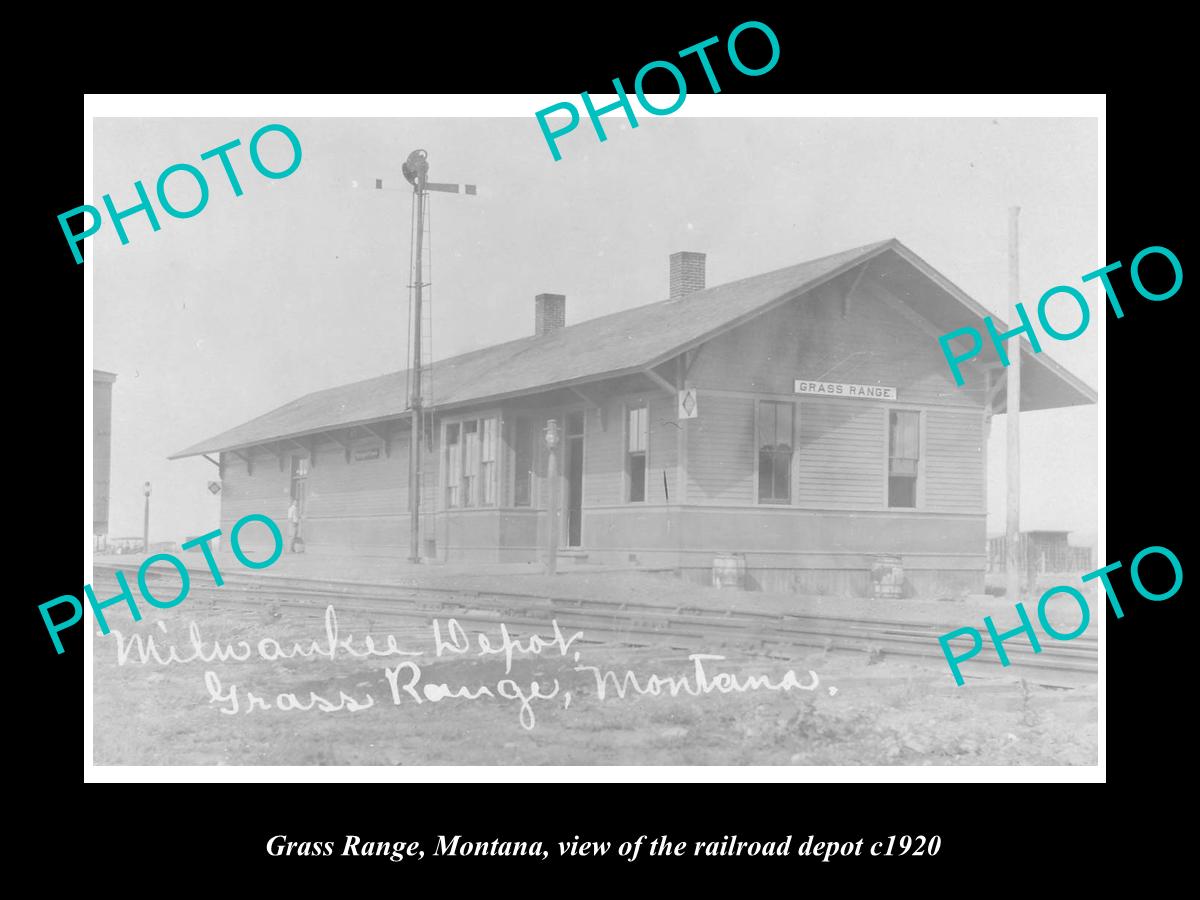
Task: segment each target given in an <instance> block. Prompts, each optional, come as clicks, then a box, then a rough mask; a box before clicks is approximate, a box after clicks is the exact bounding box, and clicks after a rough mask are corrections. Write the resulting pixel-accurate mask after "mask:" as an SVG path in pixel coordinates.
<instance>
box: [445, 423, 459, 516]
mask: <svg viewBox="0 0 1200 900" xmlns="http://www.w3.org/2000/svg"><path fill="white" fill-rule="evenodd" d="M458 432H459V425H458V423H457V422H455V423H453V424H451V425H447V426H446V506H447V508H454V507H456V506H458V500H459V473H460V472H461V471H462V455H461V451H462V447H461V445H460V444H459V442H458Z"/></svg>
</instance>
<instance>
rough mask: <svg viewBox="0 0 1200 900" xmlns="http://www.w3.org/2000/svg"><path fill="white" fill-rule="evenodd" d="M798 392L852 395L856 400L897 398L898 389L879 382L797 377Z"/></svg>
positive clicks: (831, 395)
mask: <svg viewBox="0 0 1200 900" xmlns="http://www.w3.org/2000/svg"><path fill="white" fill-rule="evenodd" d="M796 393H797V394H817V395H819V396H822V397H852V398H854V399H856V400H895V399H896V389H895V388H894V387H884V386H883V385H879V384H842V383H840V382H837V381H807V380H805V379H802V378H797V379H796Z"/></svg>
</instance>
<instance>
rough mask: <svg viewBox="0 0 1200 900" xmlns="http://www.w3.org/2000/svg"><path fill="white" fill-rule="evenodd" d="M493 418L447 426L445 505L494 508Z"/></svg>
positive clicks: (454, 423) (494, 422) (494, 432)
mask: <svg viewBox="0 0 1200 900" xmlns="http://www.w3.org/2000/svg"><path fill="white" fill-rule="evenodd" d="M497 428H498V423H497V421H496V419H495V418H487V419H467V420H466V421H464V422H453V423H450V424H448V425H446V441H445V451H444V453H445V463H446V506H447V507H448V508H451V509H453V508H460V507H471V506H495V505H496V451H497V447H496V444H497V441H496V435H497Z"/></svg>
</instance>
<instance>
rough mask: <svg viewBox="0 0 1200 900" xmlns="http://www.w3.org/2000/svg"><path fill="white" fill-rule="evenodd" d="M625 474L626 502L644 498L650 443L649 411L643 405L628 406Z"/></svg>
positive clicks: (638, 501)
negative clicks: (647, 448) (647, 450)
mask: <svg viewBox="0 0 1200 900" xmlns="http://www.w3.org/2000/svg"><path fill="white" fill-rule="evenodd" d="M625 443H626V450H625V475H626V479H625V480H626V482H627V483H628V485H629V488H628V491H629V496H628V502H630V503H644V502H645V500H646V447H647V446H648V445H649V443H650V411H649V410H648V409H647V408H646V407H645V406H631V407H629V427H628V429H627V432H626V438H625Z"/></svg>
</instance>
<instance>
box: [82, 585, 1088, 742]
mask: <svg viewBox="0 0 1200 900" xmlns="http://www.w3.org/2000/svg"><path fill="white" fill-rule="evenodd" d="M522 583H523V582H522ZM561 583H562V582H561V580H560V583H559V584H560V585H561ZM556 586H558V585H556ZM608 587H609V588H611V587H612V585H608ZM643 587H644V585H643ZM530 589H531V592H536V591H534V590H533V585H530ZM560 593H561V591H560ZM333 602H334V604H335V606H336V601H333ZM893 610H894V607H893ZM914 612H916V610H914ZM926 612H928V610H926ZM965 612H966V611H965V610H963V609H962V608H961V607H960V608H959V611H958V612H957V614H955V615H954V616H953V618H954V619H957V618H958V617H959V616H961V615H963V614H964V613H965ZM973 617H974V616H972V618H973ZM941 618H942V619H943V620H945V619H946V618H947V616H946V615H945V614H943V615H942V616H941ZM967 621H970V619H967V620H964V624H966V622H967ZM192 623H195V626H196V628H197V630H198V632H199V635H200V638H201V644H200V647H201V652H202V654H203V655H204V656H205V657H210V656H211V654H212V651H213V646H214V644H213V642H214V641H216V642H217V643H218V644H220V645H222V646H226V645H229V644H233V645H234V647H235V649H236V648H238V647H239V645H238V643H237V642H239V641H245V642H247V643H246V645H245V649H246V650H248V651H249V658H248V659H247V660H245V661H236V660H232V659H226V660H219V659H212V660H211V661H204V660H203V659H191V661H186V660H189V659H190V658H191V657H192V656H193V655H194V652H195V650H194V647H193V645H192V643H191V642H190V640H189V626H191V625H192ZM111 624H112V626H113V627H114V629H115V631H114V633H113V634H110V635H108V636H100V635H99V633H98V632H97V634H96V635H95V636H94V644H93V647H94V670H93V671H94V691H95V694H94V696H95V707H94V753H95V762H96V764H98V765H192V764H199V765H579V764H584V765H586V764H602V765H716V764H721V765H724V764H737V765H746V764H750V765H787V764H794V765H796V764H798V765H1093V764H1095V763H1096V759H1097V696H1096V689H1095V687H1094V686H1088V687H1082V688H1074V689H1052V688H1042V687H1036V686H1026V685H1023V684H1022V683H1021V682H1020V681H1019V679H1018V678H1016V677H1005V678H994V679H983V678H975V679H971V680H969V681H968V683H967V684H966V685H965V686H964V687H961V688H959V687H956V686H955V685H954V683H953V681H952V680H951V678H950V677H949V676H948V673H947V672H946V671H944V670H938V669H937V668H935V667H929V666H917V665H910V664H908V663H905V662H899V661H895V660H892V659H888V658H884V659H882V660H880V659H878V658H877V657H874V656H872V657H870V658H868V656H867V655H866V654H837V653H833V654H828V653H825V652H823V651H821V650H815V651H813V652H812V653H809V654H805V655H802V656H798V657H795V658H791V659H782V658H768V657H752V656H747V655H745V654H734V653H733V652H732V651H722V650H720V649H715V650H714V651H712V652H713V654H714V655H721V656H726V657H728V658H727V659H722V660H702V661H701V665H702V667H703V671H704V673H705V681H706V683H707V685H708V688H709V689H708V690H707V691H704V690H700V689H699V687H698V685H699V684H700V682H699V679H698V678H697V675H696V667H695V662H694V661H693V660H690V659H689V658H688V653H689V651H686V650H665V649H658V650H655V649H634V648H628V647H620V646H614V645H611V644H599V643H589V642H588V639H587V635H586V634H585V635H584V636H583V637H582V638H579V639H575V640H574V641H573V642H572V643H570V644H569V646H567V647H566V652H565V653H563V652H562V646H561V643H565V642H566V641H567V640H570V638H571V635H572V634H573V632H566V633H564V638H563V641H562V642H561V643H560V644H559V645H555V644H551V643H550V641H551V639H552V637H553V629H552V626H551V623H550V622H549V621H547V623H546V627H545V628H543V629H540V630H539V632H538V633H539V635H540V636H541V637H542V638H543V639H544V641H545V646H544V647H542V648H541V650H540V652H538V653H535V654H531V653H528V652H522V651H521V650H515V651H514V652H513V656H512V662H511V669H510V670H509V669H508V667H507V665H506V660H505V654H504V653H503V652H500V653H481V652H480V647H481V646H482V645H481V644H480V642H479V636H480V634H482V635H483V636H484V641H485V642H486V646H487V647H488V648H489V649H493V650H495V649H498V648H501V647H502V646H503V641H502V637H501V635H500V632H499V629H498V628H485V629H478V630H476V629H474V628H469V629H466V630H465V631H464V632H463V633H462V634H461V635H457V636H455V635H452V634H451V633H450V631H449V627H448V623H447V622H446V621H445V620H442V621H440V623H439V627H440V634H441V637H442V639H443V640H444V641H446V642H454V641H455V640H457V642H458V643H457V644H456V646H462V647H465V648H467V649H466V650H465V652H457V651H456V650H451V649H447V648H444V652H443V654H442V655H441V656H440V657H439V656H437V655H436V654H435V652H434V648H435V640H434V635H433V630H432V628H430V627H424V626H420V627H397V628H388V627H386V626H381V625H379V624H378V623H367V622H365V621H354V620H353V619H352V618H351V617H349V616H348V615H343V616H342V617H340V618H339V622H338V628H339V632H338V635H339V637H338V640H345V639H346V637H347V636H348V635H350V634H351V633H353V640H352V641H351V642H349V645H348V647H349V648H352V649H353V650H354V651H356V652H358V653H360V654H364V653H366V649H365V648H366V645H365V643H364V640H363V639H364V637H365V635H366V633H367V630H368V629H369V630H370V633H371V634H372V636H373V640H374V647H375V649H376V650H377V651H379V652H381V653H382V652H384V651H385V648H388V649H390V650H404V651H408V652H411V653H414V654H417V653H419V654H420V655H419V656H418V655H412V656H401V655H398V654H397V653H390V654H389V655H386V656H381V655H375V656H366V657H363V658H357V657H355V656H353V655H352V654H351V652H350V650H349V649H347V648H345V647H341V648H339V647H337V646H335V648H334V651H333V657H334V658H333V659H330V658H329V656H328V655H327V651H328V648H329V646H330V645H329V641H328V639H327V637H326V626H325V623H324V621H323V620H322V619H320V618H318V617H311V616H309V617H306V616H300V615H298V614H296V615H289V614H283V615H279V614H278V613H277V612H275V613H272V612H268V611H267V610H265V609H264V610H261V611H254V610H231V609H208V608H206V607H204V606H203V605H201V604H196V605H191V604H189V603H188V602H186V601H185V602H184V603H183V604H181V605H180V606H179V607H176V608H174V609H170V610H161V611H160V610H147V612H146V619H145V620H144V621H143V622H141V623H138V624H131V623H129V622H128V620H127V619H125V618H124V617H122V619H121V620H120V621H117V619H116V618H115V617H114V620H113V621H112V623H111ZM117 631H119V632H120V633H121V636H120V637H119V638H118V636H117V634H116V632H117ZM388 633H392V634H394V635H395V639H394V640H395V643H394V644H392V645H389V644H388V643H387V637H386V635H387V634H388ZM134 635H140V636H141V637H142V639H143V641H145V639H147V638H148V637H150V636H153V637H154V638H155V643H156V649H157V650H158V652H159V655H160V656H161V657H163V658H169V657H168V653H169V649H170V647H171V646H172V645H174V646H175V647H176V648H177V653H176V655H177V658H179V659H182V660H185V661H184V662H172V663H170V664H168V665H161V664H159V663H158V662H157V661H156V660H155V659H154V657H153V656H151V657H150V658H149V659H147V660H146V661H145V662H142V657H141V655H140V653H139V650H138V648H137V647H136V646H134V645H133V644H131V639H132V638H133V636H134ZM264 638H272V639H274V640H275V641H277V642H278V645H279V647H280V648H281V649H282V650H283V651H284V652H285V653H290V652H291V650H292V648H293V644H295V643H299V644H300V645H301V647H302V648H305V649H307V650H310V651H311V648H312V645H313V642H316V643H317V645H318V646H320V647H323V648H325V652H310V653H309V655H308V656H307V657H305V656H303V655H293V656H292V658H282V659H268V658H264V656H266V657H271V656H275V655H277V654H276V653H275V649H274V645H272V644H270V643H268V644H266V645H265V646H263V645H260V644H259V642H260V641H263V639H264ZM527 639H528V637H527V636H525V635H522V637H521V643H522V647H527V643H526V642H527ZM122 645H124V646H126V647H127V649H128V655H127V658H126V660H125V662H124V664H123V665H121V664H119V661H118V656H119V652H118V651H119V648H120V647H121V646H122ZM142 646H143V647H145V646H146V645H145V644H144V643H143V645H142ZM260 651H262V652H260ZM576 652H578V654H579V657H578V659H576V658H575V653H576ZM693 652H694V651H693ZM589 666H590V667H596V669H598V670H600V672H603V671H605V670H612V671H613V672H614V673H615V678H613V679H609V680H608V681H607V682H605V689H604V696H601V692H600V690H599V685H598V683H597V680H598V679H597V672H596V671H593V670H591V669H588V668H586V667H589ZM389 667H390V668H391V670H392V676H391V678H390V679H389V676H388V674H387V673H388V668H389ZM397 667H398V668H397ZM788 670H794V672H795V679H796V682H797V683H798V684H799V685H801V687H792V688H791V689H790V690H770V689H767V688H765V687H760V688H759V689H747V690H745V691H736V690H732V689H731V690H728V692H723V691H722V689H721V688H722V686H724V687H725V688H727V689H728V688H730V685H731V684H732V685H734V686H735V687H736V686H737V685H741V686H743V687H744V686H746V683H747V678H748V677H750V676H754V675H758V676H763V675H765V676H767V678H768V679H769V681H770V683H771V684H775V685H779V684H780V683H781V681H782V679H783V678H784V676H785V673H786V672H788ZM627 671H632V672H634V673H635V675H634V677H635V679H636V681H637V684H638V685H639V686H640V687H641V688H642V689H643V690H647V691H649V689H650V687H651V686H652V685H653V686H654V688H655V690H654V691H650V692H647V693H639V691H638V690H637V688H632V687H630V686H629V683H628V682H624V687H625V688H626V695H625V696H624V697H623V698H622V697H620V696H618V691H617V690H616V681H618V680H623V679H624V678H625V676H626V672H627ZM810 672H815V673H816V676H817V683H816V684H814V679H813V677H812V675H810ZM209 673H211V674H209ZM719 673H728V674H727V675H726V676H724V677H721V676H720V675H719ZM654 675H658V676H660V677H661V680H659V681H658V682H655V681H654V680H653V679H652V676H654ZM730 676H732V678H733V681H732V682H731V681H730V680H729V677H730ZM682 677H686V678H687V680H688V681H687V685H688V686H682V682H681V681H680V679H681V678H682ZM666 679H675V682H674V684H675V685H676V686H677V690H676V694H677V695H675V696H672V693H671V690H670V687H671V684H672V683H671V682H669V681H667V680H666ZM556 680H557V681H556ZM393 681H394V682H395V684H394V685H393ZM534 682H537V685H538V687H537V688H534V687H533V684H534ZM442 685H444V687H442ZM406 686H407V689H406ZM810 686H811V687H813V688H814V689H812V690H808V689H805V688H808V687H810ZM485 688H486V691H485V690H484V689H485ZM692 691H697V692H698V695H693V693H692ZM343 692H344V694H345V697H343V696H342V693H343ZM534 693H540V694H542V695H552V696H549V697H548V698H546V699H543V698H542V697H534V698H533V699H528V698H530V697H531V695H532V694H534ZM468 694H469V695H471V696H472V697H474V699H469V698H468V696H466V695H468ZM251 695H253V696H251ZM314 695H315V696H316V698H320V701H318V700H317V699H314ZM568 695H569V697H568ZM235 700H236V706H235ZM368 704H370V705H369V707H368ZM355 705H357V706H358V707H359V708H358V709H352V707H354V706H355ZM293 707H300V708H293ZM235 708H236V712H233V710H234V709H235ZM528 725H532V727H526V726H528Z"/></svg>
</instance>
